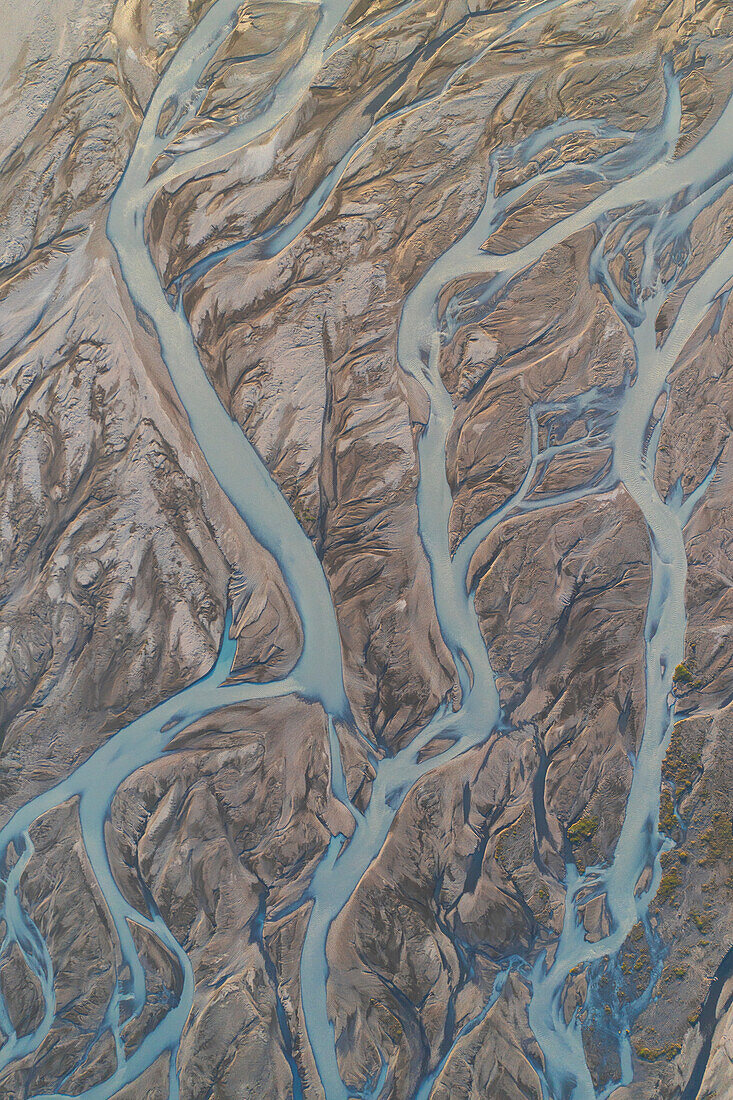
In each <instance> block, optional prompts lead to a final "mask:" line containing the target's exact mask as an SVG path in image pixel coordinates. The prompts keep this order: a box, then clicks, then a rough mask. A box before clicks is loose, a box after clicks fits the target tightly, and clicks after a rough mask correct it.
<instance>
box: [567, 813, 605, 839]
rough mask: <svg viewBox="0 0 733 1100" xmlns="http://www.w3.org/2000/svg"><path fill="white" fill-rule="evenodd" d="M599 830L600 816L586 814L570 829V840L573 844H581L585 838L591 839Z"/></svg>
mask: <svg viewBox="0 0 733 1100" xmlns="http://www.w3.org/2000/svg"><path fill="white" fill-rule="evenodd" d="M597 831H598V818H597V817H596V815H595V814H585V815H584V816H583V817H581V818H579V819H578V820H577V821H575V822H573V824H572V825H571V826H570V828H569V829H568V840H569V841H570V843H571V844H580V843H582V841H584V840H590V839H591V838H592V837H594V836H595V835H596V832H597Z"/></svg>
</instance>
